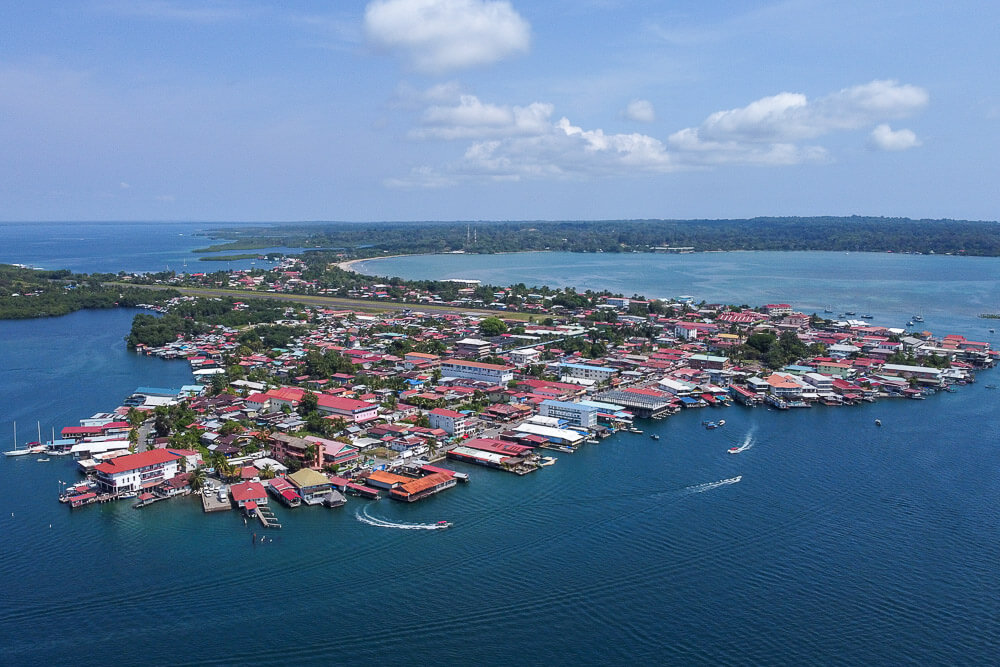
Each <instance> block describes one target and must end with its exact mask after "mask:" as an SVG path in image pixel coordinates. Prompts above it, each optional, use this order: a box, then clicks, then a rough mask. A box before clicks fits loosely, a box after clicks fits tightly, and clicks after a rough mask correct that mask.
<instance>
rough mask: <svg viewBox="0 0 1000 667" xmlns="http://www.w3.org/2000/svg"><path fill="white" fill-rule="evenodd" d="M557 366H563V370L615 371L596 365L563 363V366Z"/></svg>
mask: <svg viewBox="0 0 1000 667" xmlns="http://www.w3.org/2000/svg"><path fill="white" fill-rule="evenodd" d="M559 365H560V366H563V367H565V368H580V369H582V370H591V369H596V370H600V371H605V370H607V371H613V370H615V369H614V368H608V367H607V366H598V365H597V364H565V363H564V364H559Z"/></svg>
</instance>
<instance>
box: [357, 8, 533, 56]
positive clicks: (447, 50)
mask: <svg viewBox="0 0 1000 667" xmlns="http://www.w3.org/2000/svg"><path fill="white" fill-rule="evenodd" d="M365 32H366V34H367V35H368V39H369V40H370V41H371V42H372V43H373V44H375V45H376V46H378V47H381V48H385V49H388V50H397V51H401V52H402V53H403V54H404V55H405V56H406V58H407V59H408V60H409V63H410V64H411V65H412V66H413V67H414V68H415V69H417V70H419V71H421V72H426V73H430V74H440V73H442V72H447V71H452V70H457V69H464V68H468V67H475V66H478V65H487V64H490V63H494V62H497V61H499V60H502V59H503V58H505V57H507V56H509V55H513V54H518V53H525V52H527V50H528V46H529V43H530V39H531V28H530V26H529V25H528V22H527V21H525V20H524V19H523V18H521V16H520V15H519V14H518V13H517V12H516V11H514V8H513V7H511V5H510V3H509V2H506V1H501V0H375V1H374V2H371V3H370V4H369V5H368V7H367V8H366V9H365Z"/></svg>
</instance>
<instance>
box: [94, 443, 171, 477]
mask: <svg viewBox="0 0 1000 667" xmlns="http://www.w3.org/2000/svg"><path fill="white" fill-rule="evenodd" d="M179 458H180V456H178V455H177V454H174V453H173V452H169V451H167V450H165V449H151V450H149V451H146V452H139V453H138V454H126V455H125V456H119V457H117V458H113V459H111V460H110V461H106V462H105V463H102V464H101V465H99V466H97V467H96V468H95V470H97V471H98V472H103V473H105V474H108V475H114V474H118V473H123V472H128V471H130V470H138V469H139V468H146V467H148V466H154V465H158V464H162V463H168V462H170V461H174V460H176V459H179Z"/></svg>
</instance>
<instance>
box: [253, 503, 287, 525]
mask: <svg viewBox="0 0 1000 667" xmlns="http://www.w3.org/2000/svg"><path fill="white" fill-rule="evenodd" d="M254 515H256V517H257V518H258V519H260V522H261V524H263V526H264V527H265V528H281V524H280V523H278V517H276V516H274V512H272V511H271V508H270V507H268V506H267V505H258V506H257V507H256V508H255V511H254Z"/></svg>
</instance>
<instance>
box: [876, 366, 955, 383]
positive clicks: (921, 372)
mask: <svg viewBox="0 0 1000 667" xmlns="http://www.w3.org/2000/svg"><path fill="white" fill-rule="evenodd" d="M882 373H883V374H884V375H888V376H891V377H900V378H904V379H906V380H909V379H910V378H915V379H916V380H917V381H918V382H920V383H921V384H931V385H938V384H941V377H942V370H941V369H940V368H928V367H926V366H906V365H903V364H885V365H884V366H882Z"/></svg>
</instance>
